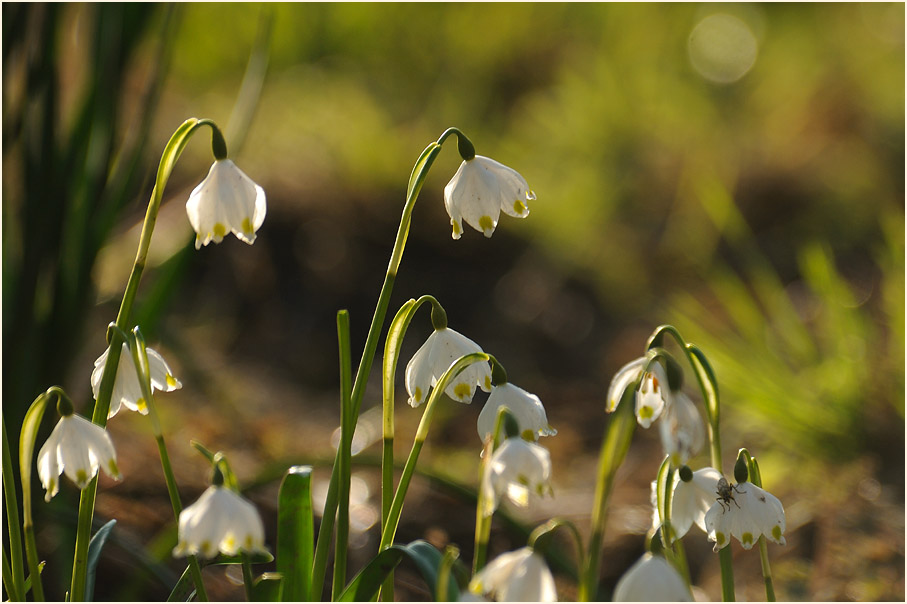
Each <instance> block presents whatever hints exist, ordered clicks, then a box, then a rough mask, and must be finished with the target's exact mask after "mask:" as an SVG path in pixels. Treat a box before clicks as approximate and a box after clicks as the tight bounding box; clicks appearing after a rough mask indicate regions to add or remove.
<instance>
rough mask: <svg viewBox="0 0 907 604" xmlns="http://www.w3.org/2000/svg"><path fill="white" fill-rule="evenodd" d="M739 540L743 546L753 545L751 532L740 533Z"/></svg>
mask: <svg viewBox="0 0 907 604" xmlns="http://www.w3.org/2000/svg"><path fill="white" fill-rule="evenodd" d="M740 540H741V542H742V543H743V546H744V547H752V546H753V534H752V533H743V534H742V535H740Z"/></svg>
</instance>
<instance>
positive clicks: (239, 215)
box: [186, 159, 267, 249]
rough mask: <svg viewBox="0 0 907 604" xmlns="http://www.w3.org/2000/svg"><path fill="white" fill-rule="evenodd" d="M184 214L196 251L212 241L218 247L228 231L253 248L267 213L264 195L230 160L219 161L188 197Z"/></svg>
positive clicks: (262, 190) (216, 161)
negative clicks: (194, 234)
mask: <svg viewBox="0 0 907 604" xmlns="http://www.w3.org/2000/svg"><path fill="white" fill-rule="evenodd" d="M186 213H187V214H188V215H189V222H190V223H191V224H192V228H193V229H195V233H196V236H195V249H199V248H200V247H201V246H203V245H208V243H210V242H211V241H212V240H213V241H214V243H220V242H221V241H222V240H223V238H224V236H225V235H226V234H227V233H229V232H231V231H232V232H233V234H234V235H236V237H237V239H240V240H241V241H245V242H246V243H248V244H252V243H254V242H255V233H256V232H257V231H258V229H259V228H260V227H261V225H262V223H263V222H264V220H265V214H266V213H267V204H266V202H265V192H264V189H262V188H261V187H260V186H258V185H257V184H255V183H254V182H253V181H252V179H250V178H249V177H248V176H246V175H245V174H244V173H243V171H242V170H240V169H239V168H237V167H236V164H234V163H233V162H232V161H231V160H229V159H218V160H215V162H214V164H212V166H211V170H209V171H208V176H206V177H205V180H203V181H202V182H201V183H200V184H199V185H198V186H197V187H195V189H194V190H193V191H192V193H191V194H190V195H189V201H187V202H186Z"/></svg>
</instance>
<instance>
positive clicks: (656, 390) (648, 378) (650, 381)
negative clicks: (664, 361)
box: [605, 357, 671, 428]
mask: <svg viewBox="0 0 907 604" xmlns="http://www.w3.org/2000/svg"><path fill="white" fill-rule="evenodd" d="M646 363H647V359H646V358H645V357H640V358H638V359H635V360H633V361H630V362H629V363H627V364H626V365H624V366H623V367H621V368H620V370H619V371H618V372H617V373H616V374H614V377H613V378H612V379H611V384H610V385H609V386H608V397H607V402H606V403H605V411H607V412H608V413H611V412H613V411H614V410H615V409H617V405H618V403H620V399H621V397H623V395H624V391H625V390H626V389H627V388H628V387H629V386H630V385H631V384H633V382H635V381H637V380H639V379H640V376H641V377H642V383H641V384H639V389H638V390H637V391H636V398H635V404H636V421H637V423H638V424H639V425H640V426H642V427H643V428H648V427H649V426H651V425H652V422H653V421H655V420H656V419H658V417H659V416H660V415H661V412H662V411H663V410H664V408H665V406H666V405H668V404H670V401H671V392H670V388H668V378H667V375H666V373H665V370H664V367H662V365H661V363H657V362H656V363H651V364H650V365H649V369H648V371H646V374H645V375H642V372H643V369H644V368H645V366H646Z"/></svg>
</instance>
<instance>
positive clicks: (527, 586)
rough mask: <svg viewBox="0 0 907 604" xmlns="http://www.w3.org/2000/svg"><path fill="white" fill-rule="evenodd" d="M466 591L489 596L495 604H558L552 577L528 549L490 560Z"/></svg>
mask: <svg viewBox="0 0 907 604" xmlns="http://www.w3.org/2000/svg"><path fill="white" fill-rule="evenodd" d="M469 590H470V591H471V592H473V593H479V594H490V595H491V596H492V597H493V598H494V599H495V600H496V601H498V602H557V591H556V590H555V587H554V576H552V574H551V571H550V570H549V569H548V565H547V564H545V559H544V558H542V556H541V555H539V554H537V553H536V552H534V551H533V550H532V548H530V547H523V548H521V549H518V550H516V551H512V552H508V553H506V554H501V555H500V556H498V557H497V558H495V559H494V560H492V561H491V562H490V563H489V564H488V566H486V567H485V568H483V569H482V570H480V571H479V572H478V573H477V574H476V576H475V577H473V579H472V581H470V583H469Z"/></svg>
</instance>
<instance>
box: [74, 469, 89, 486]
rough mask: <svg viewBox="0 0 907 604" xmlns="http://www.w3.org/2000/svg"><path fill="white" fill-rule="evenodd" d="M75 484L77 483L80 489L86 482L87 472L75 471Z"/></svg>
mask: <svg viewBox="0 0 907 604" xmlns="http://www.w3.org/2000/svg"><path fill="white" fill-rule="evenodd" d="M76 484H78V485H79V488H80V489H84V488H85V486H86V485H87V484H88V473H87V472H86V471H85V470H77V471H76Z"/></svg>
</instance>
